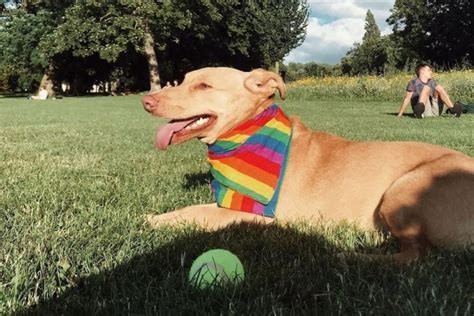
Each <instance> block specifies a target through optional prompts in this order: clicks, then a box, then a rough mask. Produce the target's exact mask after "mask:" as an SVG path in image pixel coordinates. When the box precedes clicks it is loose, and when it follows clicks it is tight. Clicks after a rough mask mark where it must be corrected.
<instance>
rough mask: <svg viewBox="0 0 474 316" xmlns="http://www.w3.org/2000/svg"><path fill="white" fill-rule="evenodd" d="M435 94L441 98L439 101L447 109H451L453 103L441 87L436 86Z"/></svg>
mask: <svg viewBox="0 0 474 316" xmlns="http://www.w3.org/2000/svg"><path fill="white" fill-rule="evenodd" d="M435 93H436V94H437V95H438V97H439V98H441V100H443V102H444V104H446V106H447V107H448V108H452V107H453V106H454V104H453V102H451V99H450V98H449V95H448V93H447V92H446V90H444V88H443V87H442V86H441V85H437V86H436V89H435Z"/></svg>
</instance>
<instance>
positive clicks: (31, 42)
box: [0, 0, 72, 95]
mask: <svg viewBox="0 0 474 316" xmlns="http://www.w3.org/2000/svg"><path fill="white" fill-rule="evenodd" d="M7 2H8V6H7V5H6V3H7ZM71 2H72V0H67V1H44V0H21V1H13V0H10V1H4V2H3V4H4V5H3V6H2V11H3V13H2V15H3V17H2V19H1V20H0V46H2V48H4V49H2V51H3V54H2V60H1V61H0V70H1V73H2V74H3V76H4V78H7V79H6V80H7V81H8V82H9V84H8V85H9V86H10V88H13V89H18V88H19V89H21V90H33V89H34V88H37V87H38V81H39V80H40V78H41V82H40V85H41V86H44V87H46V88H47V90H48V92H49V94H50V95H52V94H53V93H54V91H53V82H52V71H53V69H54V65H53V64H52V60H50V59H49V58H48V57H47V56H46V55H45V54H44V53H43V51H42V50H41V49H40V47H39V45H40V43H41V41H42V39H43V38H44V37H45V36H46V34H48V33H50V32H52V31H53V30H54V29H55V27H56V26H57V25H58V23H59V20H60V17H61V16H62V14H63V13H64V10H65V9H66V8H67V7H68V6H69V5H70V4H71Z"/></svg>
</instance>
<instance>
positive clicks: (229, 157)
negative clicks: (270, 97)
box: [208, 104, 291, 217]
mask: <svg viewBox="0 0 474 316" xmlns="http://www.w3.org/2000/svg"><path fill="white" fill-rule="evenodd" d="M290 140H291V124H290V120H289V119H288V117H287V116H286V115H285V113H283V111H282V110H281V109H280V108H279V107H278V106H277V105H275V104H273V105H272V106H270V107H269V108H267V109H266V110H265V111H263V112H262V113H260V114H259V115H257V116H256V117H255V118H253V119H251V120H249V121H247V122H245V123H244V124H242V125H240V126H238V127H236V128H235V129H233V130H231V131H229V132H227V133H225V134H224V135H222V136H221V137H220V138H219V139H218V140H217V141H216V142H215V143H214V144H212V145H209V148H208V149H209V152H208V161H209V163H210V164H211V173H212V175H213V176H214V180H213V181H212V183H211V187H212V191H213V192H214V196H215V198H216V200H217V204H218V205H219V206H220V207H224V208H229V209H232V210H237V211H243V212H249V213H254V214H258V215H263V216H268V217H274V216H275V209H276V204H277V201H278V195H279V192H280V187H281V183H282V182H283V177H284V174H285V168H286V162H287V160H288V153H289V149H290Z"/></svg>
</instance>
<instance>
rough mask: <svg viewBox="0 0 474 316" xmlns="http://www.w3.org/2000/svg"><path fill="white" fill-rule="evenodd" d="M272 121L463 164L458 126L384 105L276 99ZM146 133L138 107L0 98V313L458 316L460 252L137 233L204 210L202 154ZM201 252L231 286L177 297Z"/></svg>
mask: <svg viewBox="0 0 474 316" xmlns="http://www.w3.org/2000/svg"><path fill="white" fill-rule="evenodd" d="M283 107H284V109H286V111H287V113H289V114H291V115H299V116H300V117H301V118H302V120H303V121H304V122H305V123H306V125H308V126H309V127H311V128H313V129H318V130H323V131H328V132H331V133H336V134H339V135H341V136H345V137H347V138H350V139H354V140H419V141H425V142H431V143H436V144H440V145H443V146H447V147H450V148H454V149H457V150H460V151H462V152H464V153H466V154H468V155H470V156H474V143H473V138H474V137H473V127H474V115H470V116H469V115H465V116H462V117H461V118H460V119H455V118H451V117H441V118H438V119H425V120H415V119H412V118H410V117H404V118H402V119H397V118H396V117H395V116H394V115H393V113H394V112H396V111H397V110H398V103H389V102H385V103H384V102H382V103H380V102H343V101H337V102H331V101H312V102H309V101H304V102H299V101H295V100H291V91H290V94H289V101H286V102H284V103H283ZM160 122H161V121H160V120H158V119H155V118H151V117H150V116H148V114H146V113H145V112H144V111H143V110H142V108H141V105H140V98H139V96H129V97H83V98H65V99H62V100H48V101H45V102H35V101H30V100H26V99H20V98H0V231H1V237H0V249H1V252H0V314H10V313H15V312H19V313H28V312H32V311H34V312H39V313H43V314H48V315H49V314H61V313H62V314H94V313H95V314H100V315H103V314H160V313H161V314H173V315H174V314H205V315H207V314H219V313H222V314H232V313H235V314H260V315H268V314H285V315H286V314H303V313H308V314H310V313H311V314H317V313H321V314H344V315H347V314H357V313H361V314H377V315H391V314H400V315H414V314H416V315H430V314H448V315H454V314H457V315H472V314H473V313H474V282H473V275H474V254H473V253H472V252H469V251H467V250H466V251H458V252H455V253H453V252H436V253H433V254H432V255H431V256H430V257H429V258H426V259H425V260H423V261H422V262H419V263H415V264H412V265H409V266H403V267H397V266H395V265H393V264H389V263H386V262H365V261H361V260H359V259H349V260H348V261H343V260H341V259H339V258H338V256H337V255H338V254H339V253H341V252H343V251H351V250H356V251H358V252H365V253H390V252H394V251H396V247H397V244H396V242H395V241H394V240H392V239H391V238H390V237H383V236H380V235H378V234H375V233H368V232H362V231H358V230H356V229H354V228H353V227H350V226H349V225H339V226H326V227H324V226H317V227H310V226H307V225H305V224H304V223H298V224H295V225H291V226H283V225H273V226H269V227H265V228H264V227H256V226H251V225H237V226H234V227H231V228H228V229H224V230H221V231H219V232H215V233H207V232H204V231H202V230H199V229H197V228H195V227H185V228H182V229H174V230H170V229H161V230H151V229H149V228H147V226H146V225H144V222H143V216H144V215H145V214H147V213H150V212H154V213H162V212H166V211H169V210H173V209H175V208H178V207H182V206H186V205H191V204H197V203H205V202H209V201H212V195H211V193H210V191H209V188H208V181H209V175H208V167H207V164H206V148H205V146H204V145H202V144H200V143H199V142H198V141H195V140H194V141H191V142H188V143H186V144H182V145H179V146H174V147H171V148H170V149H169V150H168V151H167V152H158V151H156V150H155V149H154V148H153V142H154V133H155V128H156V126H157V125H158V124H159V123H160ZM473 193H474V191H473ZM327 194H332V193H331V192H328V193H327ZM453 194H455V189H453ZM335 198H337V196H335ZM447 211H449V210H447ZM212 248H225V249H228V250H230V251H232V252H233V253H235V254H236V255H238V256H239V258H240V259H241V261H242V262H243V264H244V267H245V270H246V279H245V281H244V282H243V284H242V285H241V286H240V287H237V288H224V289H219V290H216V291H214V292H211V291H200V290H196V289H193V288H192V287H191V286H189V285H188V283H187V273H188V270H189V268H190V266H191V263H192V261H193V260H194V259H195V258H196V257H197V256H198V255H199V254H201V253H202V252H204V251H206V250H208V249H212Z"/></svg>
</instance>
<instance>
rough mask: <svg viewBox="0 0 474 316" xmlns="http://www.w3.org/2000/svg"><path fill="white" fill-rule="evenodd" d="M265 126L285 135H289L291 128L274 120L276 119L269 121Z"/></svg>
mask: <svg viewBox="0 0 474 316" xmlns="http://www.w3.org/2000/svg"><path fill="white" fill-rule="evenodd" d="M266 126H268V127H272V128H276V129H278V130H279V131H280V132H283V133H285V134H290V131H291V128H290V127H289V126H287V125H285V124H283V123H282V122H280V121H278V120H276V119H274V118H273V119H271V120H270V121H269V122H268V123H267V124H266Z"/></svg>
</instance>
